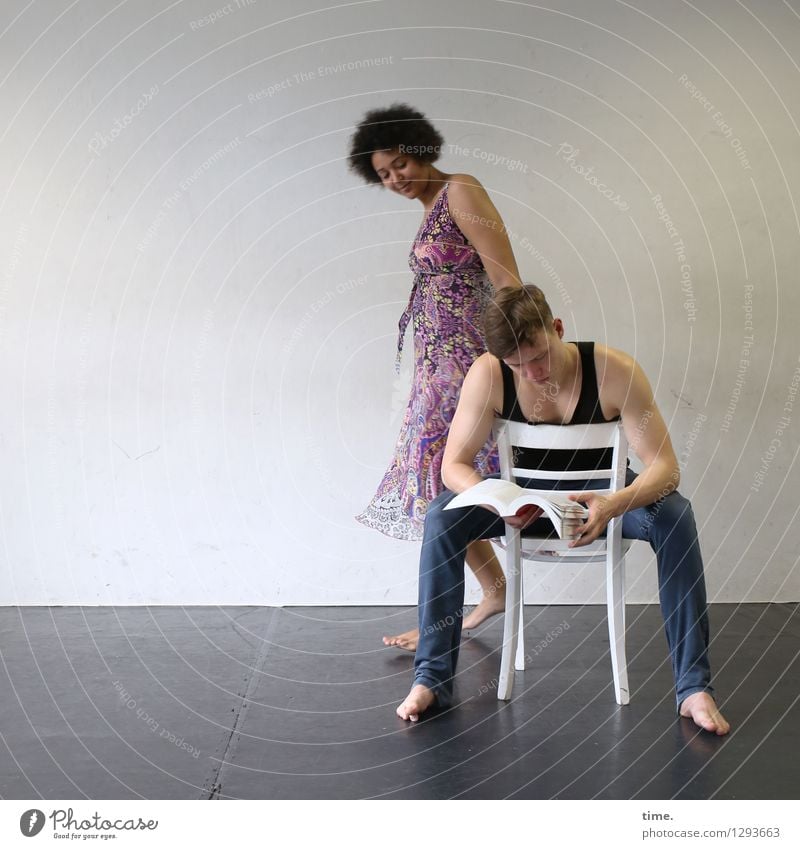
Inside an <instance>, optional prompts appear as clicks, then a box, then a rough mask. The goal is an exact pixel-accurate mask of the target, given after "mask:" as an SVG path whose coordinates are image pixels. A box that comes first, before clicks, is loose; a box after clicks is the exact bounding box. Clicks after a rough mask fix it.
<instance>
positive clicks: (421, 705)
mask: <svg viewBox="0 0 800 849" xmlns="http://www.w3.org/2000/svg"><path fill="white" fill-rule="evenodd" d="M435 698H436V695H435V693H434V692H433V690H429V689H428V688H427V687H425V686H424V685H423V684H415V685H414V686H413V687H412V688H411V692H410V693H409V694H408V695H407V696H406V700H405V701H404V702H403V703H402V704H401V705H399V706H398V708H397V715H398V716H399V717H400V719H408V720H410V721H411V722H416V721H417V720H418V719H419V716H420V714H421V713H424V712H425V711H426V710H427V709H428V708H429V707H430V706H431V705H432V704H433V702H434V700H435Z"/></svg>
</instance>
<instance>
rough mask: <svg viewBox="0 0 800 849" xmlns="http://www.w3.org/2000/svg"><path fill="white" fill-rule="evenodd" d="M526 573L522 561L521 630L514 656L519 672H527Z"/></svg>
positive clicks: (520, 572)
mask: <svg viewBox="0 0 800 849" xmlns="http://www.w3.org/2000/svg"><path fill="white" fill-rule="evenodd" d="M524 578H525V573H524V571H523V567H522V559H521V558H520V564H519V630H518V632H517V651H516V654H515V656H514V669H515V670H516V671H517V672H523V671H524V670H525V583H524Z"/></svg>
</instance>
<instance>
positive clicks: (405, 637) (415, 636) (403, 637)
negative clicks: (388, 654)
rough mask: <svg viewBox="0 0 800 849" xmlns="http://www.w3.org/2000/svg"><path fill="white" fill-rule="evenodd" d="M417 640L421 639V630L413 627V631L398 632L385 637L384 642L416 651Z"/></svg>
mask: <svg viewBox="0 0 800 849" xmlns="http://www.w3.org/2000/svg"><path fill="white" fill-rule="evenodd" d="M417 640H419V631H418V630H417V629H416V628H413V629H412V630H411V631H406V632H405V633H403V634H396V635H395V636H394V637H384V638H383V644H384V645H385V646H395V647H396V648H398V649H405V650H406V651H416V650H417Z"/></svg>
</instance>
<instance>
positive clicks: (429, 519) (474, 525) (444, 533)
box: [424, 490, 492, 542]
mask: <svg viewBox="0 0 800 849" xmlns="http://www.w3.org/2000/svg"><path fill="white" fill-rule="evenodd" d="M454 498H455V493H454V492H450V490H445V491H444V492H443V493H442V494H441V495H438V496H437V497H436V498H434V499H433V501H431V503H430V504H429V505H428V511H427V513H426V514H425V535H424V540H425V541H427V542H431V541H433V540H435V539H437V538H440V537H445V538H448V539H451V540H456V539H457V540H458V541H459V542H461V541H464V542H472V541H474V540H476V539H481V536H482V530H483V525H484V524H485V523H486V522H487V520H488V521H489V522H491V519H492V516H491V514H488V513H487V511H485V510H483V508H480V507H461V508H458V509H457V510H447V509H445V508H446V507H447V505H448V504H449V503H450V502H451V501H452V500H453V499H454Z"/></svg>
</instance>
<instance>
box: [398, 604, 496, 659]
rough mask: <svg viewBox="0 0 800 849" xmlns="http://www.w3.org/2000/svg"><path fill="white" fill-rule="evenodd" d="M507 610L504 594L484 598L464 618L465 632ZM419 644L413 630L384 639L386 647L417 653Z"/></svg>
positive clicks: (417, 634) (416, 631) (415, 630)
mask: <svg viewBox="0 0 800 849" xmlns="http://www.w3.org/2000/svg"><path fill="white" fill-rule="evenodd" d="M505 609H506V599H505V595H504V594H503V593H499V592H495V593H493V594H492V595H487V596H484V597H483V598H482V599H481V601H480V602H479V603H478V604H477V605H476V606H475V607H474V608H473V609H472V610H471V611H470V614H469V615H468V616H465V617H464V624H463V627H464V629H465V630H469V629H470V628H477V627H478V625H481V624H483V623H484V622H485V621H486V620H487V619H491V618H492V616H497V614H498V613H502V612H503V611H504V610H505ZM418 642H419V631H418V630H417V629H416V628H413V629H412V630H411V631H405V632H403V633H402V634H395V635H394V636H392V637H384V638H383V644H384V645H385V646H394V647H395V648H398V649H403V650H405V651H416V650H417V643H418Z"/></svg>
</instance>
